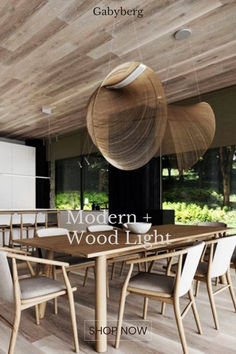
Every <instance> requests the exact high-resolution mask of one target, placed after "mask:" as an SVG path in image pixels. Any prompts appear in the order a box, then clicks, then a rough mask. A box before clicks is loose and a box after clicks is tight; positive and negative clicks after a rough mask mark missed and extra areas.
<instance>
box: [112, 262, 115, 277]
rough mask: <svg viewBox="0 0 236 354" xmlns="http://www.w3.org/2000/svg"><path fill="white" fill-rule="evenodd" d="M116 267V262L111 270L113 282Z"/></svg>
mask: <svg viewBox="0 0 236 354" xmlns="http://www.w3.org/2000/svg"><path fill="white" fill-rule="evenodd" d="M115 267H116V264H115V262H114V263H113V264H112V269H111V280H112V279H113V277H114V272H115Z"/></svg>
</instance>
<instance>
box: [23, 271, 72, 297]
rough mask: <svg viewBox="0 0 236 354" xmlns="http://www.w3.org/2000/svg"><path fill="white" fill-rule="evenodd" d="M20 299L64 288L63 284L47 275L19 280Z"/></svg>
mask: <svg viewBox="0 0 236 354" xmlns="http://www.w3.org/2000/svg"><path fill="white" fill-rule="evenodd" d="M19 284H20V290H21V299H22V300H26V299H31V298H34V297H37V296H43V295H48V294H51V293H54V292H56V291H60V290H66V286H65V284H62V283H59V282H58V281H56V280H53V279H50V278H47V277H32V278H27V279H22V280H19Z"/></svg>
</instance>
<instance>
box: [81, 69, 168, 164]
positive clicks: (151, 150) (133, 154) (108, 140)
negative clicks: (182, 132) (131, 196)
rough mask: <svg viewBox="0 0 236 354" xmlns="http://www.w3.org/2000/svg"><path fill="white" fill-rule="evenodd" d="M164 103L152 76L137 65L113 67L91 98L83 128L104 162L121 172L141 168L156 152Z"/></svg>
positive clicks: (162, 129) (163, 125)
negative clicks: (85, 126)
mask: <svg viewBox="0 0 236 354" xmlns="http://www.w3.org/2000/svg"><path fill="white" fill-rule="evenodd" d="M166 122H167V104H166V100H165V94H164V90H163V87H162V84H161V82H160V80H159V78H158V76H157V75H156V73H155V72H154V71H153V70H151V69H150V68H148V67H146V66H145V65H143V64H140V63H137V62H131V63H125V64H122V65H120V66H118V67H117V68H115V69H114V70H113V71H112V72H111V73H110V74H109V75H108V76H107V77H106V78H105V80H104V81H103V82H102V83H101V85H100V86H99V88H98V89H97V90H96V91H95V92H94V94H93V95H92V97H91V99H90V101H89V105H88V111H87V127H88V131H89V134H90V136H91V138H92V140H93V143H94V144H95V145H96V146H97V148H98V149H99V150H100V151H101V153H102V154H103V156H104V157H105V158H106V160H107V161H108V162H109V163H111V164H112V165H113V166H115V167H117V168H119V169H122V170H134V169H137V168H139V167H141V166H143V165H145V164H146V163H147V162H148V161H149V160H150V159H151V158H152V157H153V156H154V155H155V154H156V153H157V151H158V150H159V148H160V144H161V142H162V139H163V136H164V134H165V130H166Z"/></svg>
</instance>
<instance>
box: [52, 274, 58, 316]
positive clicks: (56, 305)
mask: <svg viewBox="0 0 236 354" xmlns="http://www.w3.org/2000/svg"><path fill="white" fill-rule="evenodd" d="M53 279H54V280H57V272H56V268H55V267H54V268H53ZM54 314H55V315H57V314H58V300H57V297H55V299H54Z"/></svg>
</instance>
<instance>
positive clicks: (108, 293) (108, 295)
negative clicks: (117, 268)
mask: <svg viewBox="0 0 236 354" xmlns="http://www.w3.org/2000/svg"><path fill="white" fill-rule="evenodd" d="M106 281H107V298H109V297H110V289H109V278H108V274H107V280H106Z"/></svg>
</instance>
